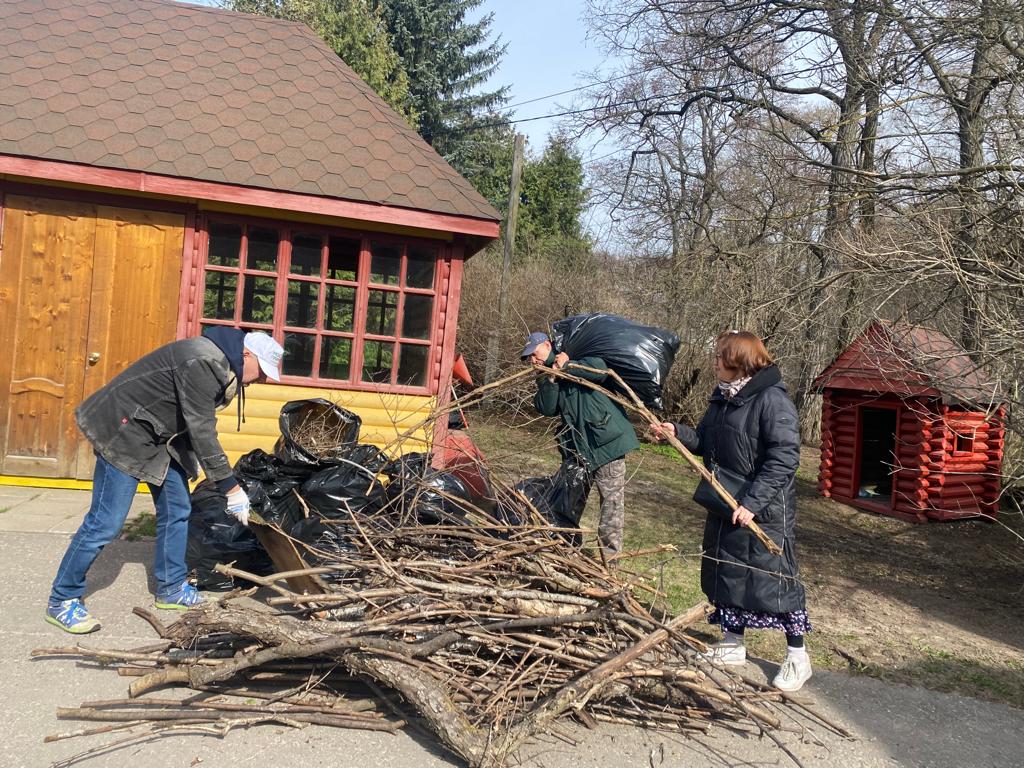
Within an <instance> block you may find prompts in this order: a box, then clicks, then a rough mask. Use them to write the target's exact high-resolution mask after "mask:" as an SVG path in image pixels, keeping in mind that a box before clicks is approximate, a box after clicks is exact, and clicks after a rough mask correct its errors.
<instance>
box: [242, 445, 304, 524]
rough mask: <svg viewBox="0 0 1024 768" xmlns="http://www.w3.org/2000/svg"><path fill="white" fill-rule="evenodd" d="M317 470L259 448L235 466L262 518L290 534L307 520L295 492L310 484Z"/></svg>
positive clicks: (250, 452)
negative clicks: (300, 520) (300, 521)
mask: <svg viewBox="0 0 1024 768" xmlns="http://www.w3.org/2000/svg"><path fill="white" fill-rule="evenodd" d="M314 468H315V467H314V465H311V464H294V463H293V464H289V463H287V462H285V461H282V460H281V459H279V458H278V457H277V456H273V455H271V454H269V453H267V452H266V451H263V450H260V449H259V448H257V449H255V450H253V451H249V453H247V454H245V455H244V456H242V457H241V458H240V459H239V460H238V461H237V462H235V466H234V473H235V477H237V478H238V482H239V483H240V484H241V485H242V488H243V489H244V490H245V492H246V494H248V496H249V503H250V504H251V505H252V508H253V509H254V510H255V511H256V512H257V513H259V515H260V517H262V518H263V519H264V520H265V521H266V522H268V523H270V524H272V525H276V526H278V527H280V528H281V529H282V530H284V531H288V529H289V528H290V527H291V524H292V523H293V522H295V521H296V520H299V519H301V518H302V517H303V516H304V515H303V511H302V504H301V503H300V502H299V500H298V499H297V498H296V497H295V493H294V489H296V488H299V487H300V486H301V485H302V484H303V483H304V482H306V480H307V479H308V478H309V477H310V476H311V475H312V474H313V470H314Z"/></svg>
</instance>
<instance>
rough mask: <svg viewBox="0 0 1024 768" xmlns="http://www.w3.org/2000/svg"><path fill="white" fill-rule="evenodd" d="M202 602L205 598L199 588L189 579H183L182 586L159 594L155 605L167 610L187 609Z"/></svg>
mask: <svg viewBox="0 0 1024 768" xmlns="http://www.w3.org/2000/svg"><path fill="white" fill-rule="evenodd" d="M201 602H203V598H202V596H201V595H200V594H199V590H198V589H196V588H195V587H193V586H192V585H191V584H189V583H188V582H187V581H183V582H181V586H180V587H178V588H177V589H176V590H174V591H173V592H168V593H167V594H163V595H160V594H158V595H157V596H156V602H155V605H156V607H157V608H163V609H164V610H165V611H187V610H188V609H189V608H191V607H192V606H195V605H199V604H200V603H201Z"/></svg>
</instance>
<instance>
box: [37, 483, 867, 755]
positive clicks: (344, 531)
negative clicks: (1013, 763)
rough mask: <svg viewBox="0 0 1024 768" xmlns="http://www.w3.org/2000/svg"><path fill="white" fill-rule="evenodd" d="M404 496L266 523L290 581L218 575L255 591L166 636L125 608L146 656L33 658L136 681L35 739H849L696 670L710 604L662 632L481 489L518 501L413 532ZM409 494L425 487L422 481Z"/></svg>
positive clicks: (540, 526) (800, 706) (652, 601)
mask: <svg viewBox="0 0 1024 768" xmlns="http://www.w3.org/2000/svg"><path fill="white" fill-rule="evenodd" d="M403 482H405V483H412V484H413V485H415V481H414V480H412V479H410V478H404V479H403ZM410 490H412V492H411V493H409V492H404V493H403V494H402V495H401V496H400V497H399V498H401V499H402V500H404V501H403V503H404V504H405V506H406V507H407V510H408V512H409V514H404V515H403V514H401V510H399V511H398V514H396V511H395V510H393V509H388V510H385V511H383V512H381V513H378V514H370V515H365V514H357V513H356V512H353V511H351V510H348V511H347V514H345V513H344V512H345V510H342V511H341V512H342V514H337V515H332V516H331V517H323V518H322V519H321V520H320V521H319V522H320V526H321V527H322V535H321V536H320V537H319V538H318V539H317V540H316V541H313V542H308V541H306V542H304V541H300V540H298V539H291V538H290V537H289V536H288V535H287V534H286V533H284V532H283V531H281V530H280V529H276V531H275V532H274V533H273V534H272V536H273V537H274V538H275V539H276V540H277V544H278V546H276V547H275V548H274V550H273V551H272V554H275V561H277V565H278V568H279V569H281V568H282V562H281V561H280V560H281V555H280V553H281V551H282V549H281V546H280V545H281V544H282V543H283V544H284V545H286V547H289V548H292V551H293V552H294V553H295V555H296V557H295V564H296V567H294V568H292V569H290V570H281V571H280V572H278V573H276V574H273V575H271V576H266V577H264V576H258V575H255V574H249V573H245V572H243V571H239V570H237V569H235V568H233V567H230V566H228V565H218V566H217V570H218V571H221V572H222V573H224V574H226V575H230V576H234V577H243V578H245V579H248V580H249V581H251V582H253V583H255V584H257V585H259V587H256V588H253V589H250V590H248V591H244V592H243V591H241V590H236V591H234V592H231V593H228V594H227V595H225V596H223V597H221V598H220V599H219V600H216V601H208V602H206V603H205V604H203V605H202V606H200V607H197V608H194V609H192V610H189V611H187V612H186V613H184V614H183V615H182V616H181V618H179V619H178V620H177V621H175V622H174V623H172V624H170V625H166V626H165V625H164V624H162V623H161V622H160V620H159V619H157V617H156V616H154V615H153V614H151V613H150V612H148V611H146V610H143V609H135V612H136V614H138V615H139V616H141V617H143V618H144V619H146V620H147V621H148V622H149V623H150V624H151V625H152V626H153V628H154V629H155V630H156V631H157V633H158V634H159V635H160V636H161V638H162V642H161V643H159V644H158V645H154V646H150V647H147V648H141V649H140V648H136V649H129V650H110V649H104V650H89V649H87V648H84V647H82V646H76V647H72V648H45V649H39V650H37V651H35V652H34V653H33V655H35V656H75V657H79V658H82V657H84V658H87V659H92V660H94V661H96V662H98V663H101V664H103V666H104V668H113V669H116V670H117V671H118V673H119V674H121V675H124V676H129V677H133V678H135V679H134V680H133V682H132V683H131V684H130V686H129V689H128V697H127V698H125V699H115V700H105V701H93V702H85V703H83V704H82V705H81V706H80V707H77V708H64V709H61V710H59V711H58V714H59V716H60V717H63V718H75V719H83V720H100V721H108V722H111V723H115V724H113V725H104V726H100V727H98V728H96V727H94V728H84V729H80V730H77V731H72V732H69V733H65V734H57V735H55V736H52V737H49V738H50V739H51V740H55V739H60V738H66V737H69V736H78V735H87V734H96V733H102V732H109V731H113V730H121V729H131V732H130V734H129V735H128V736H126V737H122V738H120V739H119V740H118V741H115V742H113V743H112V744H107V745H104V747H101V748H97V750H90V751H89V752H86V753H83V754H82V755H76V756H75V757H74V758H71V760H75V759H78V758H79V757H82V756H83V755H89V754H92V753H94V752H96V751H98V750H101V749H109V748H112V747H118V746H121V745H125V744H128V743H133V742H135V741H137V740H139V739H145V738H149V737H151V736H152V735H154V734H155V733H160V732H166V731H168V730H181V729H188V730H196V729H200V730H204V731H211V730H212V731H215V732H217V733H225V732H227V731H229V730H230V729H232V728H234V727H239V726H249V725H253V724H257V723H262V722H274V723H277V724H285V725H291V726H296V727H304V726H306V725H308V724H318V725H327V726H336V727H343V728H361V729H372V730H391V731H393V730H397V729H399V728H403V727H410V728H416V729H423V730H428V731H429V732H431V733H432V734H433V735H434V736H435V737H436V738H437V739H439V740H440V741H441V742H442V743H443V744H444V745H445V746H447V747H448V748H449V749H450V750H451V751H452V752H454V753H455V754H457V755H458V756H460V757H461V758H463V759H464V760H465V761H466V763H468V764H469V765H470V766H473V767H474V768H475V767H476V766H500V765H504V764H506V763H507V762H508V761H509V760H510V759H511V758H513V757H514V756H515V754H516V753H517V751H518V750H519V749H520V748H521V747H522V746H524V745H525V744H527V743H528V742H530V741H531V740H533V739H534V738H535V737H537V736H539V735H541V734H544V735H550V734H552V733H555V734H557V733H559V728H558V722H559V721H562V720H566V719H575V720H576V721H578V722H581V723H583V724H584V725H587V726H594V725H595V724H597V723H598V722H611V723H623V724H631V725H636V726H642V727H646V728H656V729H665V730H670V731H675V732H706V731H707V730H708V729H709V728H710V727H712V726H713V725H715V724H724V725H728V726H729V727H731V728H740V729H750V730H751V731H753V732H756V733H760V734H764V735H767V736H768V737H769V738H770V739H772V740H774V741H775V742H776V743H777V744H778V745H779V747H780V748H781V749H783V750H784V751H786V752H787V753H788V749H787V748H786V747H785V745H784V744H783V743H782V741H781V739H780V738H779V736H778V735H777V734H778V732H779V730H780V729H783V728H785V727H792V726H798V727H800V728H807V727H812V728H829V729H831V730H834V731H836V732H838V733H841V734H843V735H848V734H846V732H845V731H843V730H842V728H840V727H839V726H836V725H834V724H832V723H830V722H828V721H827V720H825V719H824V718H822V717H821V716H820V715H818V714H816V713H815V712H814V711H813V710H812V709H810V708H809V707H808V706H807V703H806V701H805V700H803V699H801V698H799V697H797V696H793V695H791V694H785V693H782V692H780V691H777V690H774V689H772V688H769V687H767V686H766V685H764V684H763V683H761V682H759V681H756V680H753V679H749V678H745V677H743V676H741V675H738V674H736V673H735V672H732V671H728V670H724V669H721V668H717V667H714V666H712V665H710V664H709V663H707V662H706V661H705V660H704V659H703V657H702V656H701V654H702V652H704V651H706V650H707V648H706V646H705V644H704V643H703V642H701V641H700V640H699V639H697V638H695V637H693V636H691V635H690V634H688V632H687V628H688V627H689V626H690V625H692V624H693V623H695V622H697V621H699V620H700V619H702V618H704V617H705V615H706V612H707V611H708V610H709V606H707V605H706V604H698V605H695V606H693V607H692V608H690V609H689V610H687V611H684V612H683V613H682V614H680V615H678V616H676V617H675V618H670V619H667V620H666V616H665V614H664V612H663V611H660V610H658V609H657V608H656V606H658V605H663V597H664V596H662V595H659V594H658V593H657V592H656V591H655V590H654V589H653V588H652V587H650V586H648V585H647V582H646V581H644V580H643V579H641V578H639V577H637V576H636V575H634V574H632V573H631V572H630V570H629V569H628V567H626V562H627V561H626V560H625V559H620V560H617V561H616V563H615V564H614V565H609V564H608V563H606V562H604V561H603V560H601V559H596V558H594V557H590V556H588V555H587V554H585V553H584V551H582V550H581V549H580V548H579V546H578V545H576V544H574V543H573V542H574V541H575V540H576V537H578V535H579V533H580V532H579V531H578V530H575V529H572V530H560V529H556V528H552V527H551V526H550V525H548V524H544V523H543V521H542V519H541V518H540V516H539V514H538V513H537V510H536V509H535V508H533V507H532V505H531V504H530V502H529V500H528V499H526V498H525V497H523V496H522V495H521V494H518V495H517V493H516V492H515V491H513V490H512V489H509V488H505V489H498V490H497V491H496V495H498V496H500V497H501V498H499V499H497V502H498V506H499V507H500V508H503V509H506V510H507V509H509V507H510V506H514V505H518V509H517V514H516V515H515V519H516V520H517V523H516V524H514V525H509V524H505V523H502V522H499V520H498V519H496V518H495V517H494V516H493V515H491V514H490V513H489V512H487V511H484V509H481V508H479V507H474V506H472V505H467V504H466V503H465V502H464V501H463V500H458V499H452V500H451V501H453V503H458V504H461V505H462V507H463V509H462V511H463V512H464V515H463V516H456V517H455V521H454V522H452V519H451V518H449V519H446V520H442V521H441V524H421V523H420V522H417V518H416V516H415V514H414V513H413V510H415V509H416V508H417V498H416V495H417V493H416V490H415V488H413V489H410ZM422 490H423V492H424V493H426V494H435V495H436V494H438V493H439V490H438V488H437V485H436V484H431V483H430V482H429V480H428V479H425V480H424V483H423V488H422ZM300 501H301V497H300ZM306 513H307V514H311V515H315V514H316V512H315V511H311V510H309V508H308V507H306ZM506 519H507V518H506ZM519 521H524V522H519ZM636 554H647V553H636ZM300 556H301V557H300ZM598 557H600V554H599V555H598ZM260 587H262V588H263V589H265V590H270V592H271V593H272V596H269V597H267V598H266V600H265V604H264V605H260V604H255V603H254V601H252V600H248V599H243V598H248V597H249V596H250V595H251V594H253V593H254V592H255V590H256V589H258V588H260ZM268 608H269V610H268ZM789 754H790V756H791V757H793V756H792V754H791V753H789ZM793 759H794V760H796V758H795V757H793ZM67 762H68V763H70V760H69V761H67Z"/></svg>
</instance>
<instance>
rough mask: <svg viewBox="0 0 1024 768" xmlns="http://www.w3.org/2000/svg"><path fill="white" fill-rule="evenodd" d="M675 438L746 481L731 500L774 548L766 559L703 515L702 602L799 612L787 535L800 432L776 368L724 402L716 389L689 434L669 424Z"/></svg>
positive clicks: (800, 595)
mask: <svg viewBox="0 0 1024 768" xmlns="http://www.w3.org/2000/svg"><path fill="white" fill-rule="evenodd" d="M676 434H677V435H678V436H679V440H680V441H681V442H682V443H683V444H684V445H685V446H686V447H687V448H688V449H690V450H691V451H693V452H694V453H696V454H699V455H701V456H703V457H704V464H705V465H706V466H707V467H708V468H709V469H710V468H712V466H713V465H716V464H717V465H720V466H722V467H725V468H727V469H730V470H732V471H733V472H736V473H739V474H741V475H744V476H746V477H747V478H748V479H749V480H751V484H750V488H749V490H748V491H747V492H746V493H745V494H744V495H743V496H742V498H739V499H737V501H738V502H739V503H740V504H742V505H743V506H744V507H746V508H747V509H749V510H750V511H751V512H753V513H754V519H755V520H756V521H757V524H758V525H760V526H761V528H763V529H764V532H765V533H766V534H768V536H769V537H771V539H772V540H773V541H774V542H775V543H776V544H778V545H780V546H781V547H782V555H781V556H780V555H772V554H770V553H769V552H768V550H766V549H765V548H764V545H762V544H761V543H760V542H759V541H758V540H757V539H756V538H755V537H754V536H753V534H751V533H750V531H749V530H748V529H747V528H746V527H745V526H737V525H733V524H732V521H731V518H730V519H726V518H723V517H719V516H718V515H716V514H714V513H709V514H708V518H707V522H706V523H705V526H704V559H703V560H702V562H701V575H700V582H701V589H703V590H704V594H706V595H707V596H708V600H710V601H711V602H712V603H715V604H717V605H723V606H731V607H734V608H742V609H745V610H748V611H767V612H770V613H789V612H791V611H800V610H804V608H805V599H804V587H803V584H802V583H801V582H800V580H799V571H798V569H797V563H796V551H795V544H796V541H795V531H794V528H795V526H794V523H795V520H796V469H797V466H798V465H799V463H800V427H799V421H798V419H797V414H796V408H795V407H794V406H793V402H792V401H791V400H790V399H789V395H788V394H787V393H786V387H785V386H784V385H783V384H782V376H781V374H780V373H779V369H778V368H777V367H776V366H774V365H770V366H768V367H767V368H763V369H761V370H760V371H758V372H757V373H756V374H755V375H754V377H753V378H752V379H751V380H750V381H749V382H748V383H747V385H746V386H745V387H743V389H741V390H740V391H739V393H738V394H737V395H736V396H735V397H733V398H732V399H731V400H727V399H726V398H725V396H724V395H723V394H722V393H721V391H719V390H718V389H717V388H716V389H715V391H714V394H712V396H711V403H710V405H709V406H708V410H707V413H705V414H704V418H702V419H701V421H700V424H698V425H697V429H696V430H694V429H691V428H690V427H687V426H686V425H684V424H677V425H676Z"/></svg>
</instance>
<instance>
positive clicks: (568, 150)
mask: <svg viewBox="0 0 1024 768" xmlns="http://www.w3.org/2000/svg"><path fill="white" fill-rule="evenodd" d="M585 184H586V180H585V177H584V173H583V158H582V157H581V156H580V154H579V152H578V151H577V150H576V148H575V147H574V146H573V145H572V143H571V142H570V141H569V140H568V139H567V138H565V137H563V136H552V137H551V138H549V139H548V143H547V144H546V145H545V147H544V151H543V152H542V153H541V156H540V157H539V158H536V159H531V160H530V161H529V162H528V163H526V165H525V166H524V168H523V195H522V200H521V202H520V206H521V208H520V210H521V211H523V212H525V215H523V216H522V217H521V220H520V225H519V232H520V233H521V235H522V237H523V239H524V243H525V245H526V247H527V248H528V249H529V250H531V251H536V250H538V249H547V250H551V249H552V247H553V246H557V250H559V251H562V252H566V251H571V250H573V249H576V250H580V251H585V250H588V249H589V247H590V245H589V243H588V242H587V241H586V239H585V237H584V235H583V224H582V222H581V217H582V216H583V211H584V209H585V208H586V204H587V198H588V196H589V191H588V190H587V188H586V186H585Z"/></svg>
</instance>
